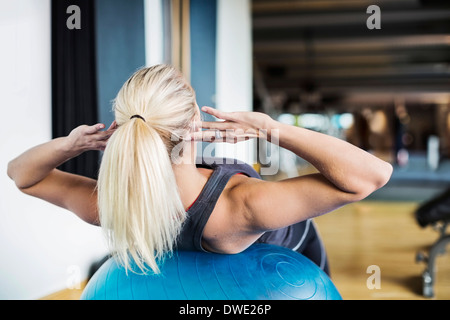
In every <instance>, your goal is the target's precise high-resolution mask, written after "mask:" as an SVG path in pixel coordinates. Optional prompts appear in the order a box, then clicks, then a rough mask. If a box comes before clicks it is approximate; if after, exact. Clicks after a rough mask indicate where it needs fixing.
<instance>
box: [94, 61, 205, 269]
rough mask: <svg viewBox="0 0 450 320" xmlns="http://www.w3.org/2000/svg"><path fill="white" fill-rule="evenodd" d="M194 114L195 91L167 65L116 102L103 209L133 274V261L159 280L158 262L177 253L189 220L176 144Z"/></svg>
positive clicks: (130, 84) (101, 185) (133, 82)
mask: <svg viewBox="0 0 450 320" xmlns="http://www.w3.org/2000/svg"><path fill="white" fill-rule="evenodd" d="M195 108H196V103H195V94H194V91H193V90H192V88H191V87H190V86H189V85H188V84H187V83H186V82H185V81H184V79H183V78H182V77H181V75H180V74H179V73H178V72H177V71H176V70H175V69H173V68H171V67H169V66H164V65H161V66H155V67H153V68H149V69H142V70H140V71H138V72H137V73H136V74H135V75H133V77H131V78H130V80H129V81H127V83H126V84H125V85H124V87H123V88H122V89H121V91H120V92H119V94H118V96H117V98H116V100H115V106H114V109H115V114H116V121H117V124H118V126H119V127H118V129H117V130H116V132H115V133H114V134H113V135H112V136H111V138H110V140H109V141H108V145H107V148H106V150H105V153H104V155H103V159H102V163H101V166H100V172H99V179H98V207H99V214H100V223H101V226H102V228H104V230H105V231H106V234H107V239H108V242H109V245H110V248H111V250H112V251H113V253H114V254H115V256H116V258H117V260H118V261H119V262H120V263H121V264H122V265H123V266H124V267H125V268H126V270H133V268H132V266H133V265H132V263H131V262H132V261H131V260H133V261H134V262H135V265H136V266H137V267H138V268H139V269H140V270H141V271H142V272H144V273H146V272H148V271H149V268H150V269H151V270H152V271H153V272H154V273H159V267H158V264H159V262H160V261H161V259H163V258H164V257H165V255H166V254H168V253H171V252H172V250H173V249H174V244H175V242H176V239H177V236H178V235H179V233H180V230H181V227H182V224H183V222H184V220H185V214H186V213H185V210H184V207H183V203H182V202H181V199H180V195H179V193H178V187H177V184H176V179H175V175H174V172H173V169H172V164H173V161H174V159H171V156H170V155H171V151H172V149H173V148H174V147H175V145H176V143H175V142H174V141H173V140H174V139H171V137H173V136H177V137H178V136H181V135H183V134H186V131H188V130H189V127H190V125H191V123H192V121H193V118H194V116H195ZM133 115H139V116H140V117H133ZM178 143H179V141H178Z"/></svg>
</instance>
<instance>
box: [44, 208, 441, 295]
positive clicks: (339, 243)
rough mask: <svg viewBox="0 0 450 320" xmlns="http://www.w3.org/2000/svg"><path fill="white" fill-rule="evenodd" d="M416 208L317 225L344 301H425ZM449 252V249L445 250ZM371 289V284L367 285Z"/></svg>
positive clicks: (364, 211)
mask: <svg viewBox="0 0 450 320" xmlns="http://www.w3.org/2000/svg"><path fill="white" fill-rule="evenodd" d="M416 207H417V204H416V203H412V202H401V203H399V202H364V201H363V202H359V203H356V204H352V205H349V206H346V207H344V208H341V209H339V210H337V211H335V212H333V213H330V214H328V215H325V216H323V217H320V218H317V219H316V225H317V226H318V228H319V232H320V234H321V236H322V238H323V240H324V242H325V246H326V248H327V251H328V258H329V261H330V267H331V274H332V279H333V282H334V283H335V284H336V286H337V288H338V290H339V291H340V292H341V294H342V297H343V298H344V299H346V300H402V299H408V300H411V299H424V297H423V296H422V282H421V281H422V278H421V274H422V272H423V270H424V269H425V266H424V265H423V264H418V263H416V262H415V257H416V253H417V252H418V251H420V250H424V251H427V250H428V248H429V246H430V245H431V244H433V242H434V241H436V239H437V238H438V233H437V232H436V231H434V230H432V229H431V228H426V229H422V228H420V227H419V226H418V225H417V223H416V221H415V219H414V216H413V213H414V210H415V208H416ZM448 249H450V248H448ZM447 251H448V252H447V253H446V254H445V255H443V256H441V257H439V258H438V260H437V261H438V262H437V283H436V285H435V292H436V296H435V298H434V299H439V300H441V299H442V300H444V299H450V250H447ZM369 266H378V267H379V270H380V285H381V288H380V289H376V288H375V289H369V288H368V287H367V279H368V278H369V277H370V276H371V275H372V273H370V274H369V273H367V268H368V267H369ZM370 283H373V282H370ZM81 291H82V288H81V290H64V291H61V292H57V293H55V294H53V295H51V296H48V297H44V298H43V299H53V300H62V299H63V300H70V299H78V298H79V297H80V294H81Z"/></svg>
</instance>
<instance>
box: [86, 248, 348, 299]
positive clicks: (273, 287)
mask: <svg viewBox="0 0 450 320" xmlns="http://www.w3.org/2000/svg"><path fill="white" fill-rule="evenodd" d="M136 270H137V269H136ZM160 270H161V274H159V275H155V274H153V273H148V274H140V273H138V272H137V271H136V272H130V271H128V273H127V272H125V269H124V268H123V267H121V266H119V265H118V264H117V263H116V261H115V260H114V259H113V258H110V259H109V260H108V261H106V263H104V264H103V265H102V266H101V267H100V269H99V270H98V271H97V272H96V273H95V274H94V276H93V277H92V279H91V280H90V281H89V283H88V285H87V286H86V288H85V290H84V291H83V294H82V296H81V299H82V300H188V299H189V300H309V299H315V300H341V299H342V298H341V295H340V294H339V292H338V290H337V289H336V287H335V286H334V284H333V283H332V281H331V280H330V278H329V277H328V276H327V275H326V273H325V272H323V271H322V270H321V269H320V268H319V267H318V266H316V265H315V264H314V263H313V262H311V261H310V260H309V259H307V258H306V257H304V256H303V255H301V254H299V253H297V252H295V251H292V250H290V249H287V248H283V247H279V246H274V245H268V244H254V245H252V246H251V247H250V248H248V249H247V250H245V251H244V252H242V253H239V254H235V255H223V254H215V253H206V252H193V251H175V252H174V253H173V255H172V256H171V257H168V258H166V259H165V260H164V262H163V263H161V265H160Z"/></svg>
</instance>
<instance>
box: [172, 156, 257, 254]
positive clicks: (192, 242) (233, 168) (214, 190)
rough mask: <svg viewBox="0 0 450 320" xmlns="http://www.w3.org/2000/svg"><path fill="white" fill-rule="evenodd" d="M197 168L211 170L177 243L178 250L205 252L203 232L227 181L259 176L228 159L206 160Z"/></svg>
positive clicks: (246, 166)
mask: <svg viewBox="0 0 450 320" xmlns="http://www.w3.org/2000/svg"><path fill="white" fill-rule="evenodd" d="M197 167H203V168H209V169H213V170H214V171H213V173H212V175H211V176H210V178H209V180H208V181H207V182H206V184H205V186H204V188H203V190H202V191H201V193H200V195H199V196H198V198H197V200H196V201H195V202H194V203H193V204H192V206H191V207H190V208H189V210H188V211H187V219H186V221H185V223H184V225H183V228H182V230H181V234H180V236H179V238H178V241H177V249H179V250H196V251H206V250H204V248H203V247H202V236H203V230H204V228H205V226H206V223H207V222H208V220H209V217H210V216H211V214H212V212H213V210H214V208H215V206H216V204H217V201H218V199H219V197H220V195H221V194H222V192H223V190H224V189H225V186H226V185H227V183H228V181H229V180H230V179H231V177H233V176H234V175H236V174H240V173H241V174H244V175H246V176H248V177H252V178H258V179H260V178H261V177H260V176H259V174H258V173H257V172H256V171H255V170H254V169H253V168H252V167H251V166H249V165H248V164H246V163H244V162H241V161H238V160H235V159H228V158H207V159H203V160H202V161H201V162H200V163H198V164H197Z"/></svg>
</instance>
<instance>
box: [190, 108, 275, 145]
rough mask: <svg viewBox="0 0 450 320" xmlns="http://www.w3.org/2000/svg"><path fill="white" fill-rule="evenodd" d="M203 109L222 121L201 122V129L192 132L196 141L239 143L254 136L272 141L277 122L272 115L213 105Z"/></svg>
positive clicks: (199, 126)
mask: <svg viewBox="0 0 450 320" xmlns="http://www.w3.org/2000/svg"><path fill="white" fill-rule="evenodd" d="M202 111H203V112H205V113H207V114H210V115H212V116H214V117H215V118H217V119H219V120H222V121H217V122H201V123H199V124H198V128H199V131H196V132H194V133H192V134H191V139H192V140H195V141H204V142H227V143H238V142H240V141H246V140H249V139H254V138H261V139H267V140H269V141H270V133H271V130H273V129H274V128H275V124H276V121H274V120H273V119H272V118H271V117H269V116H268V115H266V114H264V113H259V112H223V111H219V110H217V109H214V108H211V107H203V108H202ZM201 129H205V130H204V131H202V130H201Z"/></svg>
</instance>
